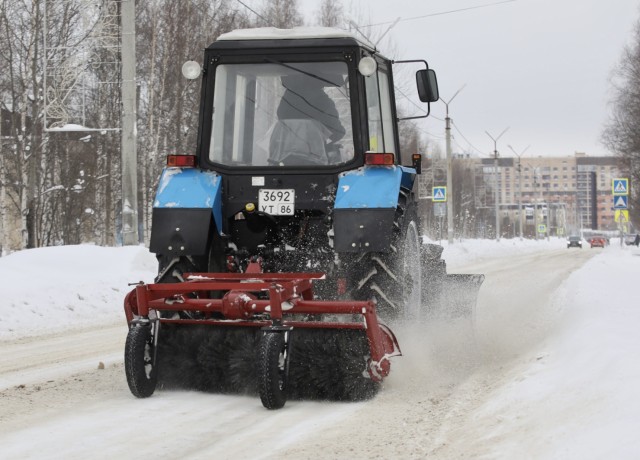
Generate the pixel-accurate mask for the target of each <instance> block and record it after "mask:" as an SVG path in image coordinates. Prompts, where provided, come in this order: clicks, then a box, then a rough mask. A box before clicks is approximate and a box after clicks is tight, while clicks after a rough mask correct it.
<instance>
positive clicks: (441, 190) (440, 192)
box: [432, 187, 447, 203]
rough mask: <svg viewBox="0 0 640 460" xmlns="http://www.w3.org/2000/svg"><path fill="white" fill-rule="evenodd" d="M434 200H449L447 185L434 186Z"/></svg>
mask: <svg viewBox="0 0 640 460" xmlns="http://www.w3.org/2000/svg"><path fill="white" fill-rule="evenodd" d="M432 200H433V201H434V202H436V203H437V202H440V203H442V202H444V201H447V187H433V198H432Z"/></svg>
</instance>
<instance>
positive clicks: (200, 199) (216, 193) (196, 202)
mask: <svg viewBox="0 0 640 460" xmlns="http://www.w3.org/2000/svg"><path fill="white" fill-rule="evenodd" d="M153 207H154V208H173V209H175V208H179V209H185V208H188V209H203V208H207V209H211V212H212V213H213V219H214V221H215V223H216V228H217V229H218V232H221V231H222V178H221V177H220V176H219V175H218V174H217V173H215V172H213V171H204V170H201V169H193V168H165V169H164V170H163V171H162V175H161V176H160V182H159V183H158V190H157V191H156V198H155V200H154V201H153Z"/></svg>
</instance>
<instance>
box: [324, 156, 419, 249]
mask: <svg viewBox="0 0 640 460" xmlns="http://www.w3.org/2000/svg"><path fill="white" fill-rule="evenodd" d="M415 175H416V171H415V169H413V168H407V167H404V166H382V167H381V166H365V167H363V168H359V169H357V170H354V171H348V172H345V173H343V174H341V175H340V178H339V180H338V190H337V192H336V201H335V206H334V213H333V225H334V249H335V250H336V251H338V252H380V251H382V252H386V251H389V250H390V246H391V238H392V236H393V221H394V218H395V212H396V208H397V207H398V197H399V196H400V189H401V188H405V189H408V190H411V189H412V188H413V182H414V180H415Z"/></svg>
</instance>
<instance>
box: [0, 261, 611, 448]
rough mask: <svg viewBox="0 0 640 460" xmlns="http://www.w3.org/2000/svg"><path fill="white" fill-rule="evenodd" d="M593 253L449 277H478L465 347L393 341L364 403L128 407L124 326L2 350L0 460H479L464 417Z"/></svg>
mask: <svg viewBox="0 0 640 460" xmlns="http://www.w3.org/2000/svg"><path fill="white" fill-rule="evenodd" d="M597 253H598V252H594V251H590V250H572V251H567V250H566V249H557V250H548V251H543V252H535V253H531V254H520V255H516V256H509V257H500V258H489V259H482V260H477V261H476V262H474V263H473V264H469V265H466V266H458V267H454V266H451V265H450V267H449V271H451V272H467V273H472V272H474V273H485V274H486V281H485V284H484V285H483V287H482V289H481V294H480V298H479V303H478V315H477V323H478V344H477V346H476V347H473V348H470V347H469V346H468V343H465V341H463V340H459V339H457V338H456V332H458V331H457V330H456V329H457V326H456V325H431V326H429V327H421V328H415V329H413V330H396V334H397V335H398V339H399V341H400V344H401V346H402V348H403V352H404V356H403V357H402V358H400V359H397V360H396V361H395V362H394V366H393V371H392V374H391V376H390V378H389V379H388V380H387V381H386V385H385V388H384V389H383V391H381V393H380V394H379V395H378V396H377V397H376V398H375V399H374V400H373V401H369V402H365V403H358V404H335V403H332V404H330V403H314V402H295V401H291V402H288V403H287V405H286V406H285V408H284V409H283V410H280V411H277V412H270V411H266V410H264V409H263V408H262V406H261V404H260V401H259V399H257V398H248V397H238V396H223V395H209V394H198V393H188V392H157V393H156V394H155V395H154V396H153V397H151V398H149V399H146V400H137V399H135V398H134V397H133V396H131V394H130V393H129V391H128V388H127V385H126V381H125V378H124V372H123V369H122V358H121V355H122V348H123V343H124V338H125V335H126V327H125V324H124V319H123V321H122V323H121V324H113V323H108V324H107V325H105V326H103V327H95V330H94V331H91V332H88V331H87V330H86V329H85V330H84V331H78V330H76V331H69V332H68V333H67V334H63V335H61V334H53V335H48V336H44V337H37V338H35V339H34V338H23V339H19V340H16V341H10V342H6V341H5V342H2V343H0V346H2V349H3V351H4V353H3V354H2V357H1V358H0V403H1V405H2V410H1V411H0V444H1V445H2V457H3V458H7V459H13V458H15V459H18V458H20V459H23V458H65V459H68V458H114V457H119V458H134V457H135V458H149V457H155V458H228V459H238V458H278V457H282V456H284V455H287V456H289V455H292V456H295V457H292V458H336V457H344V456H349V457H355V458H361V457H369V456H375V455H376V454H379V455H381V456H382V457H387V458H388V457H395V458H424V457H427V456H432V455H437V457H438V458H458V457H460V456H462V457H464V456H474V457H477V456H481V455H482V453H483V449H485V448H486V447H487V446H485V445H484V444H483V441H482V439H483V427H479V426H475V425H474V423H473V421H472V420H469V415H470V414H472V412H473V410H474V409H475V408H477V407H478V406H479V405H480V404H482V403H483V402H486V400H487V398H489V397H490V394H491V391H492V389H494V388H495V387H496V386H497V385H499V384H501V383H503V379H504V378H505V376H506V375H507V374H508V372H509V369H510V366H511V365H512V363H513V362H516V361H517V360H518V358H519V357H521V356H523V355H524V354H526V352H527V351H528V350H530V349H531V347H532V346H534V345H535V344H536V343H538V342H539V341H541V340H543V339H544V338H545V337H547V336H548V335H549V334H551V333H552V332H553V330H554V327H555V321H554V319H555V314H556V306H555V305H554V303H553V302H552V299H553V292H554V290H555V289H557V288H558V286H560V284H561V283H562V282H563V281H564V280H565V279H566V278H567V277H568V276H569V275H570V273H572V272H573V271H574V270H576V269H578V268H579V267H581V266H582V265H583V264H584V263H585V262H586V261H587V260H589V259H590V258H591V257H592V256H593V255H594V254H597ZM94 326H95V325H94ZM100 362H102V363H104V365H105V366H104V369H98V365H99V363H100ZM484 428H486V427H484Z"/></svg>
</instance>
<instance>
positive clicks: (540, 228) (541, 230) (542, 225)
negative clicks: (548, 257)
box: [538, 224, 547, 233]
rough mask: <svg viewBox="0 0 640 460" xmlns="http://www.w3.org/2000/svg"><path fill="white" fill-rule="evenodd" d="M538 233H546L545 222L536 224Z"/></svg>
mask: <svg viewBox="0 0 640 460" xmlns="http://www.w3.org/2000/svg"><path fill="white" fill-rule="evenodd" d="M538 233H547V226H546V225H545V224H540V225H538Z"/></svg>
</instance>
